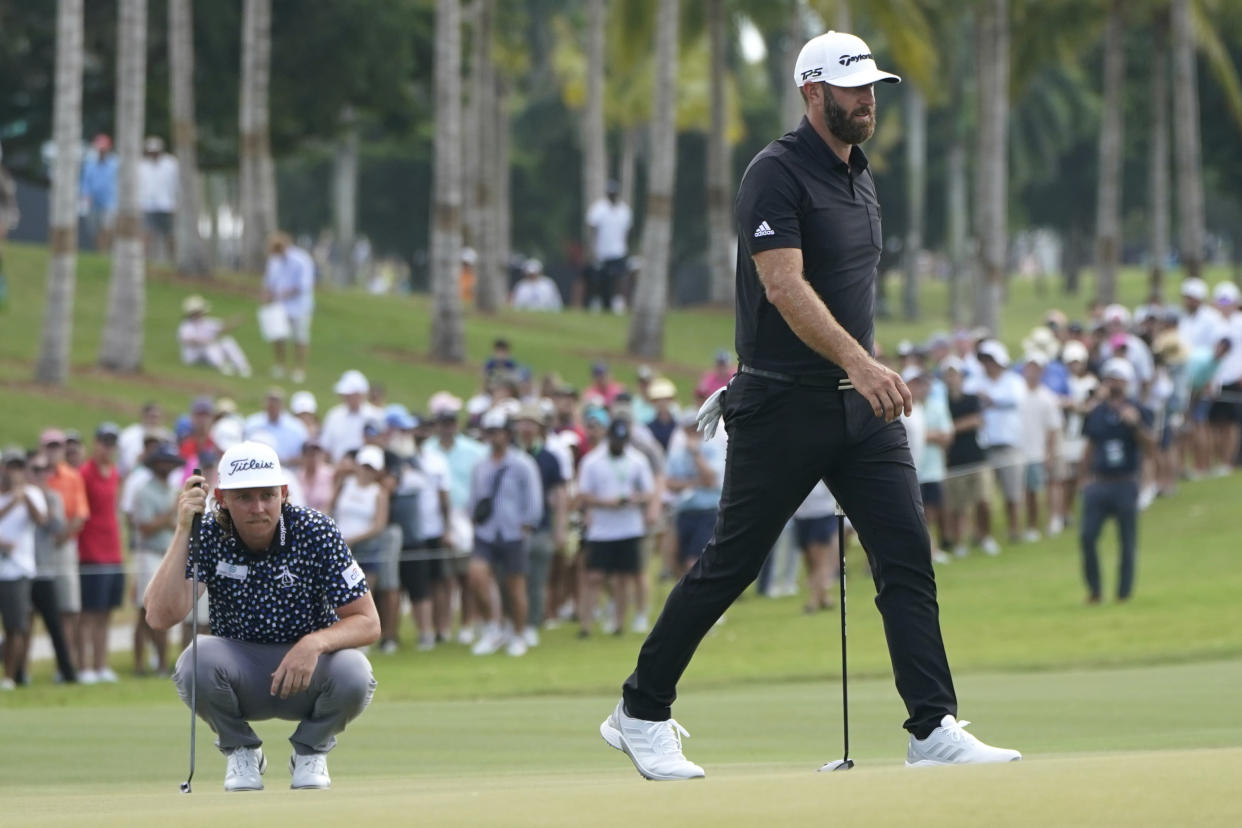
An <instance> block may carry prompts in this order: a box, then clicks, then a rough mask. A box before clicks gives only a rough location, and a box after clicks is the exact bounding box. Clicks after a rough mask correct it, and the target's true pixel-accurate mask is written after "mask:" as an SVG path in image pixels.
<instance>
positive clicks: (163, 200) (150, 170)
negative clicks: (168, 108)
mask: <svg viewBox="0 0 1242 828" xmlns="http://www.w3.org/2000/svg"><path fill="white" fill-rule="evenodd" d="M177 176H178V164H177V159H176V158H174V157H173V156H172V155H170V154H169V153H166V152H164V141H163V139H162V138H160V137H159V136H157V135H148V136H147V139H146V141H144V142H143V145H142V160H141V161H139V162H138V206H139V207H140V208H141V209H142V218H143V223H144V224H145V225H146V227H145V230H146V239H147V258H148V259H150V260H151V261H153V262H161V263H167V262H171V261H172V258H173V214H174V213H175V212H176V211H177V188H178V186H179V184H180V182H179V181H178V177H177Z"/></svg>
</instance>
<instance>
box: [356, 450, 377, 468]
mask: <svg viewBox="0 0 1242 828" xmlns="http://www.w3.org/2000/svg"><path fill="white" fill-rule="evenodd" d="M354 459H355V460H356V461H357V463H358V465H359V466H367V467H369V468H372V469H375V470H376V471H383V470H384V450H383V449H382V448H380V447H379V446H363V447H362V448H360V449H358V454H357V456H356V457H355V458H354Z"/></svg>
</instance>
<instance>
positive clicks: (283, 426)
mask: <svg viewBox="0 0 1242 828" xmlns="http://www.w3.org/2000/svg"><path fill="white" fill-rule="evenodd" d="M263 399H264V402H263V410H262V411H257V412H255V413H254V414H251V415H250V416H249V417H247V418H246V426H245V438H246V439H247V440H253V439H254V438H255V436H256V435H257V434H259V433H260V432H266V433H267V435H268V436H269V437H271V443H272V448H274V449H276V455H277V456H278V457H279V458H280V465H281V466H282V467H289V466H297V465H298V464H299V463H300V462H301V461H302V444H303V443H305V442H306V438H307V437H308V436H309V435H308V434H307V432H306V426H305V425H303V424H302V421H301V420H299V419H298V418H297V417H295V416H293V415H292V414H290V413H289V412H288V411H286V410H285V390H284V389H283V388H280V387H279V386H272V387H271V388H269V389H267V395H266V396H265V397H264V398H263Z"/></svg>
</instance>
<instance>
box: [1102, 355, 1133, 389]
mask: <svg viewBox="0 0 1242 828" xmlns="http://www.w3.org/2000/svg"><path fill="white" fill-rule="evenodd" d="M1100 376H1102V377H1103V378H1104V379H1119V380H1122V381H1124V382H1125V383H1126V384H1129V385H1132V384H1133V383H1134V367H1133V366H1132V365H1130V363H1129V362H1127V361H1126V360H1124V359H1122V358H1121V357H1113V358H1111V359H1109V360H1107V361H1106V362H1105V363H1104V367H1103V368H1101V369H1100Z"/></svg>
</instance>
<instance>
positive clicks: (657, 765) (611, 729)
mask: <svg viewBox="0 0 1242 828" xmlns="http://www.w3.org/2000/svg"><path fill="white" fill-rule="evenodd" d="M624 705H625V702H623V701H620V702H617V706H616V709H614V710H613V711H612V715H611V716H609V717H608V718H607V719H604V721H603V723H602V724H601V725H600V726H599V734H600V735H601V736H603V737H604V741H605V742H607V743H608V744H609V745H611V746H612V747H614V748H616V749H617V750H619V751H621V752H623V753H624V754H625V755H626V756H628V757H630V761H631V762H633V763H634V767H635V768H637V769H638V772H639V773H640V774H642V775H643V776H645V777H646V778H648V779H654V780H658V781H668V780H674V779H701V778H702V777H703V776H705V774H704V773H703V769H702V768H700V767H699V766H698V765H696V764H694V763H693V762H691V761H690V760H689V759H687V758H686V756H685V754H684V753H682V752H681V740H682V737H683V736H684V737H685V738H687V739H689V738H690V734H689V733H688V732H687V731H686V729H685V728H684V727H682V726H681V725H679V724H678V723H677V720H676V719H669V720H668V721H664V722H649V721H647V720H646V719H635V718H634V717H633V716H629V715H626V712H625V706H624Z"/></svg>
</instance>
